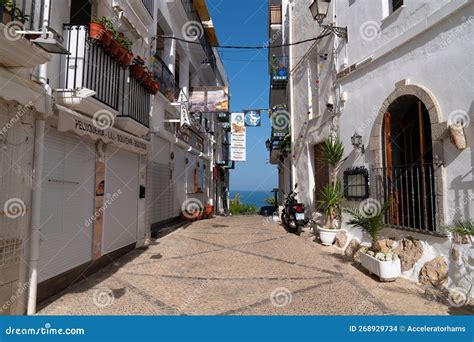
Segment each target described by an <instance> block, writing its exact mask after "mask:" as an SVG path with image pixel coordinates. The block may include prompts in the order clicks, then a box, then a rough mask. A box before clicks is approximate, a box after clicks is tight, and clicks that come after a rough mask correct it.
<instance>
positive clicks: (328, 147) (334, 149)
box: [320, 138, 344, 188]
mask: <svg viewBox="0 0 474 342" xmlns="http://www.w3.org/2000/svg"><path fill="white" fill-rule="evenodd" d="M343 157H344V145H343V144H342V141H341V140H340V139H339V138H336V139H333V138H326V139H325V140H324V142H323V153H322V156H321V157H320V160H321V161H322V162H323V163H326V164H328V165H329V167H330V168H331V170H330V172H331V173H330V177H331V184H332V186H333V187H334V188H335V187H336V183H337V172H338V171H339V168H340V166H341V163H342V158H343Z"/></svg>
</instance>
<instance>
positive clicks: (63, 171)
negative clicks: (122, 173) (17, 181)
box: [39, 128, 95, 281]
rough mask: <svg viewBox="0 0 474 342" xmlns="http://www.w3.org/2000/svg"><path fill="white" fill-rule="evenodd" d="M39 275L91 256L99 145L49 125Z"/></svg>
mask: <svg viewBox="0 0 474 342" xmlns="http://www.w3.org/2000/svg"><path fill="white" fill-rule="evenodd" d="M44 145H45V146H44V150H45V152H44V168H43V183H42V187H43V189H42V196H41V245H40V261H39V280H40V281H43V280H46V279H49V278H51V277H54V276H56V275H58V274H61V273H63V272H65V271H68V270H70V269H72V268H74V267H76V266H79V265H81V264H83V263H85V262H88V261H90V260H91V259H92V237H93V236H92V232H93V225H89V226H88V225H87V224H86V221H87V220H88V219H89V218H90V217H92V215H93V210H94V182H95V146H94V145H93V144H92V143H89V142H86V141H84V140H81V139H80V138H79V137H77V136H75V135H72V134H68V133H61V132H58V131H57V130H55V129H53V128H50V129H48V130H47V132H46V135H45V144H44Z"/></svg>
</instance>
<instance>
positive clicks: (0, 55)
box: [0, 0, 51, 68]
mask: <svg viewBox="0 0 474 342" xmlns="http://www.w3.org/2000/svg"><path fill="white" fill-rule="evenodd" d="M43 1H44V0H11V1H6V0H0V32H1V33H2V34H0V65H3V66H5V67H7V68H14V67H23V68H32V67H34V66H37V65H40V64H44V63H46V62H49V61H50V60H51V55H50V54H49V53H47V52H46V51H44V50H43V49H41V48H40V47H39V46H37V45H36V44H34V43H32V42H30V41H29V40H28V39H27V37H26V36H20V35H16V34H15V33H14V28H15V29H18V30H21V29H25V30H38V29H40V27H41V18H42V16H43V12H42V11H43V6H44V5H43ZM11 22H16V23H22V24H21V25H20V24H16V25H14V26H13V27H12V26H10V25H11V24H10V23H11ZM20 26H22V27H20ZM9 27H11V29H9ZM35 38H36V37H35Z"/></svg>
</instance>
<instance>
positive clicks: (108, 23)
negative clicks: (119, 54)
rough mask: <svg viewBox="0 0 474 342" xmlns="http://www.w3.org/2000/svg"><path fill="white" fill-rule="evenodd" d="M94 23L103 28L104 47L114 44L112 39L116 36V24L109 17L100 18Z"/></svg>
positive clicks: (101, 37)
mask: <svg viewBox="0 0 474 342" xmlns="http://www.w3.org/2000/svg"><path fill="white" fill-rule="evenodd" d="M94 22H96V23H99V24H100V25H102V27H103V31H102V33H101V36H100V37H99V38H100V42H101V43H102V45H103V46H105V47H108V46H110V44H111V43H112V39H113V37H114V35H115V34H116V32H115V29H114V23H113V22H112V20H110V19H109V18H107V17H104V16H102V17H100V18H98V19H95V20H94Z"/></svg>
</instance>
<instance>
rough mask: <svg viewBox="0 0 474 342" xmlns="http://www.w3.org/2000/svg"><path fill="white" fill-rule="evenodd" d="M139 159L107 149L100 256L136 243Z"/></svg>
mask: <svg viewBox="0 0 474 342" xmlns="http://www.w3.org/2000/svg"><path fill="white" fill-rule="evenodd" d="M138 172H139V156H138V155H137V154H134V153H131V152H128V151H125V150H121V149H117V148H113V147H108V148H107V158H106V164H105V198H104V201H107V200H109V202H110V204H106V203H104V207H105V212H104V234H103V254H106V253H110V252H112V251H115V250H117V249H119V248H121V247H124V246H127V245H129V244H131V243H134V242H136V241H137V221H138V195H139V185H138V184H139V183H138V179H139V173H138Z"/></svg>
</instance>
